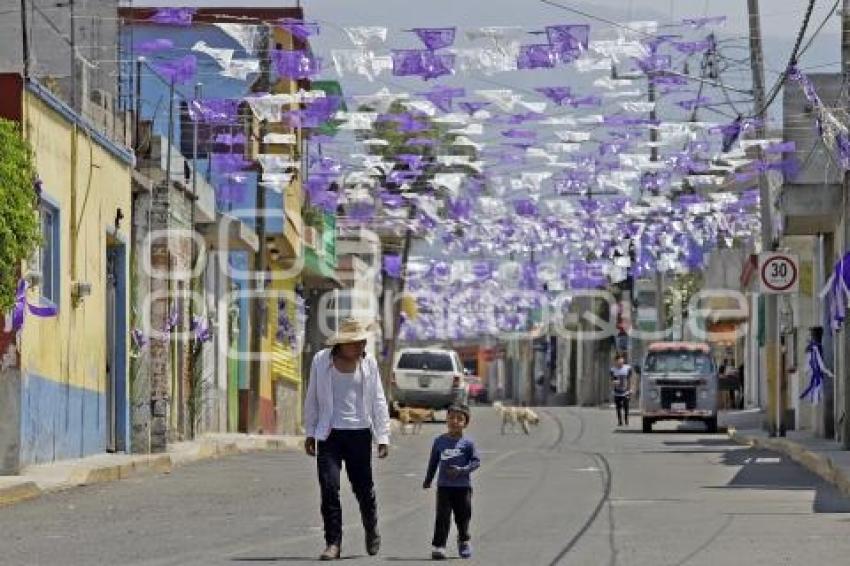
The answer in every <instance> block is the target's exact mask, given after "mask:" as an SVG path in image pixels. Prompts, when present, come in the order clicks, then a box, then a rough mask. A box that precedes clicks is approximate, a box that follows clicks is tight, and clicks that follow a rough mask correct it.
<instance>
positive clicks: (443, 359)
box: [398, 352, 454, 371]
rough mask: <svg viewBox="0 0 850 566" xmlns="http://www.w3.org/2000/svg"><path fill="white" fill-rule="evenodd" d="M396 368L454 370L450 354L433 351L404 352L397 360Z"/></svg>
mask: <svg viewBox="0 0 850 566" xmlns="http://www.w3.org/2000/svg"><path fill="white" fill-rule="evenodd" d="M398 369H429V370H433V371H453V370H454V368H453V367H452V357H451V356H449V355H448V354H437V353H433V352H405V353H403V354H402V355H401V358H399V360H398Z"/></svg>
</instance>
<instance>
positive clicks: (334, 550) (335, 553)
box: [319, 544, 339, 560]
mask: <svg viewBox="0 0 850 566" xmlns="http://www.w3.org/2000/svg"><path fill="white" fill-rule="evenodd" d="M337 559H339V545H338V544H329V545H328V547H327V548H326V549H325V551H324V552H323V553H322V554H321V555H319V560H337Z"/></svg>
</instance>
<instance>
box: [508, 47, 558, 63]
mask: <svg viewBox="0 0 850 566" xmlns="http://www.w3.org/2000/svg"><path fill="white" fill-rule="evenodd" d="M557 63H558V52H557V51H556V50H555V48H553V47H552V46H551V45H550V44H548V43H534V44H529V45H522V46H520V48H519V55H517V61H516V66H517V68H518V69H552V68H554V67H555V65H556V64H557Z"/></svg>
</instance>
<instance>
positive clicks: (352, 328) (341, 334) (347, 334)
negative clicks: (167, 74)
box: [327, 318, 372, 346]
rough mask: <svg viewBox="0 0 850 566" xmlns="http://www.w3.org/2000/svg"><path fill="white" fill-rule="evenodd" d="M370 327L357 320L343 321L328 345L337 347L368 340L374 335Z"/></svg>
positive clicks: (329, 339) (348, 319) (347, 319)
mask: <svg viewBox="0 0 850 566" xmlns="http://www.w3.org/2000/svg"><path fill="white" fill-rule="evenodd" d="M370 327H371V325H370V324H368V323H366V322H363V321H362V320H357V319H356V318H346V319H343V320H342V321H340V323H339V327H338V328H337V331H336V334H334V335H333V336H331V337H330V338H328V341H327V345H328V346H335V345H336V344H350V343H352V342H361V341H363V340H367V339H368V338H369V336H371V335H372V331H371V330H370Z"/></svg>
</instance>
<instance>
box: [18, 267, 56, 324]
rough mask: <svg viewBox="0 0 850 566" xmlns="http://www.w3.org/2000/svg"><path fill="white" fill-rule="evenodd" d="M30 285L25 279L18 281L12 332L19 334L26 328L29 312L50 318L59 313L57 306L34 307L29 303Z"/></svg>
mask: <svg viewBox="0 0 850 566" xmlns="http://www.w3.org/2000/svg"><path fill="white" fill-rule="evenodd" d="M27 288H28V284H27V282H26V281H25V280H24V279H20V280H18V286H17V289H16V290H15V305H14V307H13V308H12V331H14V332H17V331H18V330H20V329H21V328H23V326H24V319H25V318H26V313H27V310H29V312H30V314H31V315H33V316H37V317H39V318H50V317H53V316H56V315H57V314H58V313H59V309H58V307H57V306H56V305H34V304H32V303H30V302H29V301H27Z"/></svg>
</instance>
